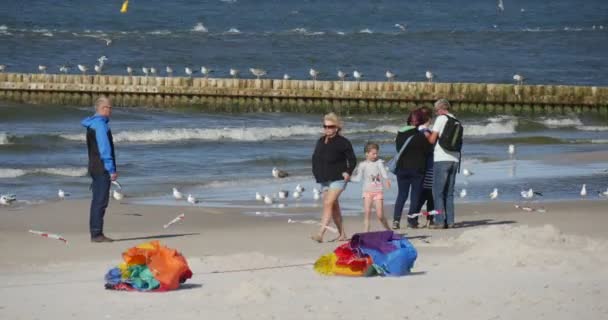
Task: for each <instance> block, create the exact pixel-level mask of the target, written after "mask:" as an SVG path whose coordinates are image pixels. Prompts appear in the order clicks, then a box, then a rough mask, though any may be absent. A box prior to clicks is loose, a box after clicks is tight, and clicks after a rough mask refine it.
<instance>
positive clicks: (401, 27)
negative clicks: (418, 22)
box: [395, 23, 407, 32]
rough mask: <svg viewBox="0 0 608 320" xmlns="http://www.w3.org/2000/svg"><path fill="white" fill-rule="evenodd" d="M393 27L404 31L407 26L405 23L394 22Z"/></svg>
mask: <svg viewBox="0 0 608 320" xmlns="http://www.w3.org/2000/svg"><path fill="white" fill-rule="evenodd" d="M395 28H399V30H401V31H402V32H405V29H406V28H407V24H400V23H395Z"/></svg>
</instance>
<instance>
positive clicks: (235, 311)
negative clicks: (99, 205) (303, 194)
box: [0, 200, 608, 320]
mask: <svg viewBox="0 0 608 320" xmlns="http://www.w3.org/2000/svg"><path fill="white" fill-rule="evenodd" d="M544 205H545V207H546V208H547V212H546V213H528V212H522V211H519V210H517V209H515V208H514V207H513V205H512V204H508V203H488V204H468V205H458V206H457V212H458V216H457V221H460V223H459V224H458V225H459V228H456V229H452V230H427V229H419V230H404V231H402V232H404V233H406V235H407V236H408V237H410V239H411V241H412V243H413V244H414V245H415V246H416V248H417V249H418V254H419V258H418V260H417V262H416V265H415V268H414V270H413V273H412V274H411V275H409V276H405V277H401V278H379V277H377V278H346V277H326V276H321V275H318V274H316V273H315V272H314V271H313V270H312V263H313V262H314V261H315V260H316V258H317V257H318V256H320V255H321V254H324V253H327V252H329V251H331V250H332V249H333V248H334V247H335V246H336V244H335V243H323V244H316V243H313V242H312V241H311V240H309V239H308V236H309V235H310V234H311V233H313V232H314V231H315V230H316V228H315V227H314V226H310V225H304V224H287V218H263V217H250V216H243V215H242V214H241V212H242V211H251V210H247V209H243V210H239V209H233V208H230V209H225V208H224V209H219V208H199V207H196V208H193V207H188V208H183V207H180V208H176V207H157V206H138V205H129V204H117V203H112V204H111V205H110V208H109V210H108V213H107V217H106V233H107V235H108V236H111V237H113V238H116V239H118V240H120V241H116V242H114V243H110V244H97V243H90V242H89V237H88V232H87V223H88V213H87V212H88V210H87V209H88V203H87V202H86V201H65V202H55V203H47V204H43V205H39V206H31V207H24V208H0V250H1V251H0V252H2V255H3V258H2V259H0V319H71V318H76V319H151V320H154V319H199V318H212V319H349V320H350V319H552V320H555V319H575V318H576V319H608V304H606V300H607V298H608V268H607V267H606V266H607V265H608V232H607V231H606V225H607V223H608V201H590V200H581V201H574V202H558V203H548V204H544ZM294 210H297V209H294ZM389 210H390V208H389ZM181 212H184V213H185V214H186V219H185V221H184V222H183V223H181V224H177V225H174V226H172V227H170V228H169V229H167V230H165V229H163V228H162V226H163V224H165V223H167V222H168V221H169V220H171V219H172V218H173V217H175V216H176V215H177V214H179V213H181ZM389 212H390V211H389ZM346 226H347V231H348V232H349V233H351V234H352V233H353V232H356V231H357V230H360V229H361V228H362V221H361V219H360V218H354V217H353V218H347V219H346ZM375 227H376V228H378V224H377V223H376V224H375ZM29 229H40V230H44V231H49V232H57V233H61V234H62V235H63V236H65V237H66V238H67V239H68V241H69V243H68V244H67V245H65V244H63V243H62V242H60V241H56V240H51V239H45V238H41V237H38V236H34V235H31V234H29V233H27V230H29ZM150 239H161V240H162V242H163V243H164V244H166V245H168V246H170V247H174V248H177V249H179V250H180V251H182V253H183V254H184V255H185V256H186V257H187V258H188V261H189V263H190V267H191V269H192V270H193V272H194V276H193V278H192V279H191V280H189V281H188V282H187V283H186V284H185V286H184V287H183V288H182V289H180V290H177V291H173V292H168V293H138V292H116V291H107V290H104V289H103V275H104V273H105V272H106V271H107V270H108V269H109V268H110V267H112V266H114V265H116V264H117V263H118V262H119V260H120V253H121V252H122V251H123V250H125V249H126V248H128V247H131V246H133V245H136V244H138V243H139V242H142V241H147V240H150Z"/></svg>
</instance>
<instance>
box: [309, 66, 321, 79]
mask: <svg viewBox="0 0 608 320" xmlns="http://www.w3.org/2000/svg"><path fill="white" fill-rule="evenodd" d="M308 74H310V76H311V77H312V80H313V81H316V80H317V77H318V76H319V71H317V70H315V69H313V68H310V70H308Z"/></svg>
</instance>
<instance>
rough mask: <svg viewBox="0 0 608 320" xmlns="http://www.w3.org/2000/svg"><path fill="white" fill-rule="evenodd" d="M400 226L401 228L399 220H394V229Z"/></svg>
mask: <svg viewBox="0 0 608 320" xmlns="http://www.w3.org/2000/svg"><path fill="white" fill-rule="evenodd" d="M399 228H400V226H399V221H397V220H395V221H393V229H394V230H397V229H399Z"/></svg>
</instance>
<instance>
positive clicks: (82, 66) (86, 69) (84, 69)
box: [78, 64, 89, 75]
mask: <svg viewBox="0 0 608 320" xmlns="http://www.w3.org/2000/svg"><path fill="white" fill-rule="evenodd" d="M78 70H80V72H82V74H83V75H85V74H87V71H88V70H89V68H87V67H86V66H84V65H82V64H79V65H78Z"/></svg>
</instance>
